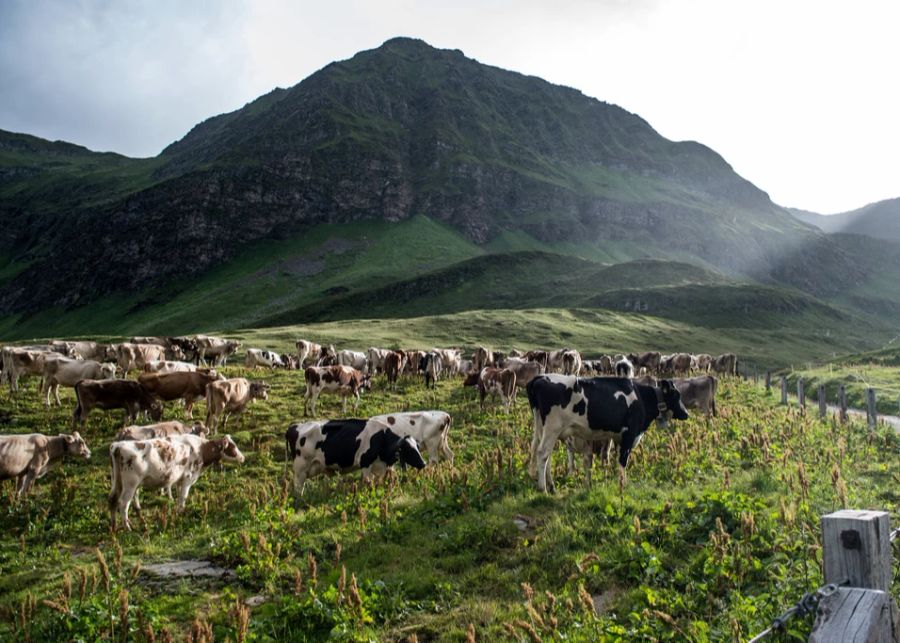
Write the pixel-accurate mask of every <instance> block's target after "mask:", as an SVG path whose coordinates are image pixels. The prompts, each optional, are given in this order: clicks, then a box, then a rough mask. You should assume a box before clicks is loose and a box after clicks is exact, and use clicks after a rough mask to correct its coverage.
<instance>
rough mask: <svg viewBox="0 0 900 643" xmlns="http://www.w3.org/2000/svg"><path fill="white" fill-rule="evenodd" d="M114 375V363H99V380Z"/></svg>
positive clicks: (108, 378)
mask: <svg viewBox="0 0 900 643" xmlns="http://www.w3.org/2000/svg"><path fill="white" fill-rule="evenodd" d="M115 376H116V365H115V364H101V365H100V379H101V380H111V379H113V378H115Z"/></svg>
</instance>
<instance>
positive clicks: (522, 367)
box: [504, 357, 544, 388]
mask: <svg viewBox="0 0 900 643" xmlns="http://www.w3.org/2000/svg"><path fill="white" fill-rule="evenodd" d="M504 366H505V367H506V368H508V369H509V370H511V371H512V372H513V373H515V374H516V386H518V387H519V388H525V387H526V386H528V382H530V381H531V380H533V379H534V378H535V377H537V376H538V375H543V373H544V367H543V366H542V365H541V364H539V363H538V362H529V361H528V360H525V359H522V358H520V357H510V358H509V359H508V360H506V364H504Z"/></svg>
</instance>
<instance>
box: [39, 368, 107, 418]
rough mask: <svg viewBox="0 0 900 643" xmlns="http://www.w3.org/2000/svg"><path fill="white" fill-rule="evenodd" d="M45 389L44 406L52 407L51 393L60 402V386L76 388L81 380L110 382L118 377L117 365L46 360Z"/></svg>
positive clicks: (59, 403) (44, 372) (43, 392)
mask: <svg viewBox="0 0 900 643" xmlns="http://www.w3.org/2000/svg"><path fill="white" fill-rule="evenodd" d="M43 375H44V388H43V390H42V396H43V397H44V405H45V406H48V407H49V406H50V393H51V392H52V393H53V396H54V397H55V398H56V404H57V406H59V405H61V402H60V401H59V386H60V384H61V385H63V386H75V385H76V384H78V382H80V381H81V380H109V379H112V378H114V377H115V376H116V365H115V364H101V363H100V362H95V361H94V360H80V359H71V358H69V357H62V356H60V357H57V358H55V359H45V360H44V371H43Z"/></svg>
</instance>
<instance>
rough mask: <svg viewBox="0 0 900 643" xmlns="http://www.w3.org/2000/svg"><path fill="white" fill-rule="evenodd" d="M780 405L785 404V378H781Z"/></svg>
mask: <svg viewBox="0 0 900 643" xmlns="http://www.w3.org/2000/svg"><path fill="white" fill-rule="evenodd" d="M781 403H782V404H787V377H785V376H784V375H782V376H781Z"/></svg>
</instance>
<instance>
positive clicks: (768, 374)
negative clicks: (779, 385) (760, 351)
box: [766, 371, 772, 393]
mask: <svg viewBox="0 0 900 643" xmlns="http://www.w3.org/2000/svg"><path fill="white" fill-rule="evenodd" d="M770 390H772V371H766V393H768V392H769V391H770Z"/></svg>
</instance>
